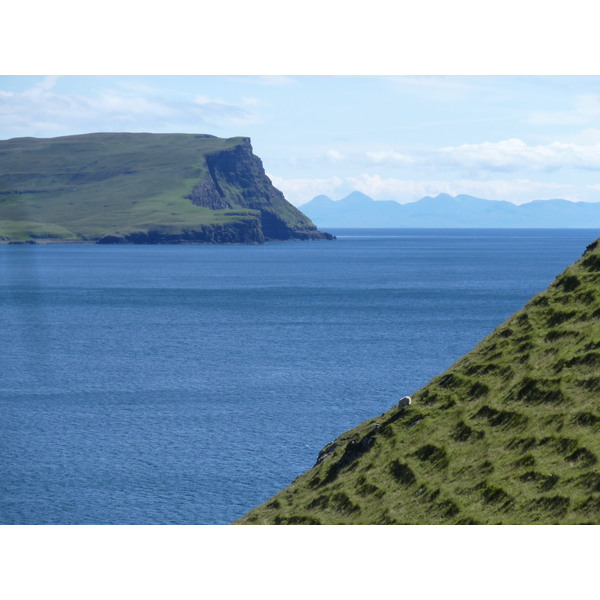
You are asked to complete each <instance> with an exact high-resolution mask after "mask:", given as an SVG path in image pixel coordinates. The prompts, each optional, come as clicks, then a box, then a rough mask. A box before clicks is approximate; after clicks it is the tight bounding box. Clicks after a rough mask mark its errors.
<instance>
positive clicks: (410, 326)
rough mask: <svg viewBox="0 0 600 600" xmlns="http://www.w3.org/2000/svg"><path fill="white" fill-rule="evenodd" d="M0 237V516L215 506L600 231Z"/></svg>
mask: <svg viewBox="0 0 600 600" xmlns="http://www.w3.org/2000/svg"><path fill="white" fill-rule="evenodd" d="M333 233H335V234H337V235H338V240H337V241H335V242H326V241H323V242H281V243H269V244H265V245H261V246H242V245H240V246H96V245H52V246H27V247H25V246H0V332H1V334H0V335H1V347H0V349H1V352H2V354H1V356H2V362H1V371H0V523H2V524H224V523H229V522H231V521H233V520H235V519H237V518H239V517H241V516H243V515H244V514H245V513H246V512H247V511H248V510H250V509H251V508H253V507H254V506H256V505H258V504H261V503H262V502H264V501H266V500H267V499H268V498H269V497H271V496H272V495H273V494H275V493H276V492H278V491H279V490H280V489H282V488H284V487H286V486H287V485H289V484H290V483H291V481H292V480H293V479H294V478H295V477H296V476H297V475H299V474H300V473H302V472H304V471H306V470H307V469H308V468H310V467H311V466H312V465H313V464H314V462H315V460H316V457H317V454H318V451H319V450H320V449H321V448H322V447H323V446H324V445H325V444H326V443H327V442H329V441H330V440H332V439H333V438H335V437H337V436H338V435H339V434H341V433H342V432H344V431H345V430H347V429H349V428H351V427H353V426H355V425H357V424H358V423H360V422H362V421H364V420H366V419H369V418H372V417H375V416H377V415H379V414H381V413H383V412H384V411H386V410H388V409H389V408H390V407H391V406H392V405H393V404H394V403H395V402H397V400H398V399H399V398H400V397H402V396H404V395H406V394H411V393H413V392H414V391H416V390H417V389H418V388H419V387H421V386H422V385H424V384H425V383H427V381H429V379H431V378H432V377H433V376H435V375H437V374H439V373H440V372H442V371H443V370H445V369H446V368H447V367H449V366H450V365H451V364H452V363H453V362H454V361H455V360H457V359H458V358H459V357H460V356H462V355H463V354H464V353H466V352H468V351H469V350H471V349H472V348H473V347H474V346H475V345H476V344H477V343H478V342H479V341H480V340H481V339H482V338H483V337H484V336H486V335H487V334H488V333H490V332H491V331H492V330H493V329H494V328H495V327H496V326H498V325H499V324H500V323H501V322H502V321H503V320H504V319H505V318H506V317H508V316H509V315H511V314H512V313H513V312H515V311H516V310H518V309H520V308H521V307H522V306H523V305H524V304H525V303H526V302H527V301H528V300H529V299H530V298H531V296H533V295H534V294H535V293H537V292H539V291H541V290H543V289H544V288H545V287H546V286H547V285H548V284H549V283H550V282H551V281H552V279H553V278H554V277H555V276H556V275H557V274H559V273H560V272H561V271H563V270H564V268H565V267H566V266H567V265H568V264H569V263H571V262H573V261H575V260H576V259H577V258H579V257H580V256H581V254H582V253H583V251H584V250H585V247H586V245H587V244H589V243H590V242H592V241H594V240H595V239H596V238H597V237H598V236H599V235H600V230H591V229H590V230H539V229H538V230H506V229H504V230H472V229H471V230H423V229H421V230H401V229H398V230H337V231H336V230H334V231H333Z"/></svg>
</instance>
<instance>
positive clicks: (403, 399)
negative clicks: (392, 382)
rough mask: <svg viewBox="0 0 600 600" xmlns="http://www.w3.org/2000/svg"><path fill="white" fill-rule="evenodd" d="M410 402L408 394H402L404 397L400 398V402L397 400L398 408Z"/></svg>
mask: <svg viewBox="0 0 600 600" xmlns="http://www.w3.org/2000/svg"><path fill="white" fill-rule="evenodd" d="M411 402H412V400H411V399H410V396H404V398H401V399H400V402H398V408H402V407H403V406H408V405H409V404H410V403H411Z"/></svg>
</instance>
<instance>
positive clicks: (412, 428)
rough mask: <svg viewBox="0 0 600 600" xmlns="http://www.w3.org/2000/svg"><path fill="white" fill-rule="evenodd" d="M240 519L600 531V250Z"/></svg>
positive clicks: (590, 252) (592, 250) (593, 247)
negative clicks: (407, 400) (405, 402)
mask: <svg viewBox="0 0 600 600" xmlns="http://www.w3.org/2000/svg"><path fill="white" fill-rule="evenodd" d="M412 399H413V403H412V404H411V405H410V406H408V407H404V408H397V407H396V408H394V409H392V410H390V411H389V412H387V413H385V414H383V415H381V416H380V417H378V418H375V419H372V420H371V421H368V422H365V423H363V424H361V425H359V426H358V427H356V428H355V429H353V430H351V431H348V432H346V433H345V434H343V435H342V436H340V437H339V438H338V439H337V440H335V441H334V442H333V443H331V444H330V445H328V446H327V447H325V448H324V449H323V451H322V452H321V454H320V456H319V461H318V464H317V465H316V466H315V467H313V468H312V469H311V470H310V471H308V472H307V473H305V474H303V475H301V476H300V477H298V478H297V479H296V480H295V481H294V483H293V484H292V485H291V486H290V487H288V488H287V489H285V490H283V491H282V492H280V493H279V494H278V495H276V496H275V497H274V498H272V499H271V500H269V501H268V502H266V503H265V504H263V505H262V506H260V507H258V508H256V509H254V510H253V511H251V512H250V513H249V514H248V515H246V516H245V517H244V518H242V519H241V520H240V521H239V522H240V523H246V524H251V523H257V524H258V523H270V524H295V523H300V524H301V523H306V524H313V523H314V524H318V523H322V524H361V523H363V524H394V523H397V524H451V523H455V524H471V523H472V524H475V523H481V524H496V523H505V524H534V523H547V524H551V523H565V524H579V523H594V524H599V523H600V464H599V463H598V459H599V458H600V247H599V246H598V242H595V243H594V244H592V245H590V246H589V247H588V249H587V250H586V252H585V254H584V255H583V257H582V258H581V259H580V260H579V261H578V262H577V263H575V264H574V265H572V266H570V267H568V268H567V269H566V271H565V272H564V273H563V274H561V275H560V276H559V277H557V279H556V280H555V281H554V282H553V283H552V285H551V286H550V287H549V288H548V289H547V290H546V291H544V292H543V293H541V294H539V295H537V296H536V297H534V298H533V299H532V300H531V301H530V302H529V303H528V304H527V305H526V306H525V307H524V308H523V309H522V310H521V311H519V312H517V313H516V314H515V315H513V316H512V317H510V318H509V319H508V320H507V321H506V322H505V323H504V324H502V325H501V326H500V327H498V328H497V329H496V330H495V331H494V332H493V333H492V334H491V335H489V336H488V337H487V338H486V339H485V340H483V341H482V342H481V343H480V344H479V345H478V346H477V347H476V348H475V349H474V350H473V351H472V352H470V353H469V354H467V355H465V356H464V357H463V358H462V359H460V360H459V361H458V362H457V363H455V364H454V365H453V366H452V367H451V368H450V369H449V370H448V371H446V372H445V373H443V374H442V375H440V376H438V377H436V378H435V379H433V380H432V381H431V382H430V383H428V384H427V385H426V386H425V387H423V388H422V389H420V390H418V391H417V392H416V393H415V394H414V395H413V396H412Z"/></svg>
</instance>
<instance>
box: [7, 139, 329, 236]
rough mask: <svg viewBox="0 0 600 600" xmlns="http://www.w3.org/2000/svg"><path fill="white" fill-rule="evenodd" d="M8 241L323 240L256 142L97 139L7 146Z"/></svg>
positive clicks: (21, 142)
mask: <svg viewBox="0 0 600 600" xmlns="http://www.w3.org/2000/svg"><path fill="white" fill-rule="evenodd" d="M0 156H1V157H2V161H1V162H0V240H3V241H8V242H10V241H31V240H36V241H42V242H51V241H54V242H61V241H62V242H65V241H91V242H100V243H262V242H264V241H268V240H321V239H333V236H332V235H330V234H327V233H323V232H320V231H318V230H317V228H316V226H315V225H314V224H313V223H312V221H310V219H308V218H307V217H306V216H305V215H304V214H302V213H301V212H300V211H299V210H298V209H296V208H295V207H294V206H292V205H291V204H290V203H289V202H287V200H286V199H285V198H284V196H283V194H282V193H281V192H280V191H279V190H277V189H276V188H275V187H273V185H272V183H271V181H270V180H269V178H268V177H267V176H266V174H265V172H264V169H263V165H262V162H261V160H260V159H259V158H258V157H257V156H255V155H254V153H253V151H252V146H251V143H250V139H249V138H243V137H238V138H229V139H222V138H217V137H214V136H209V135H192V134H150V133H94V134H85V135H76V136H65V137H58V138H47V139H40V138H15V139H11V140H5V141H0Z"/></svg>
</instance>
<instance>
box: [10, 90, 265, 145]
mask: <svg viewBox="0 0 600 600" xmlns="http://www.w3.org/2000/svg"><path fill="white" fill-rule="evenodd" d="M56 82H57V79H56V78H45V79H44V80H43V81H42V82H41V83H39V84H37V85H35V86H32V87H31V88H29V89H27V90H25V91H23V92H20V93H16V92H8V91H0V138H6V137H13V136H20V135H34V136H44V135H59V134H60V133H61V132H62V133H63V134H68V133H81V132H84V131H97V130H98V123H102V128H101V129H102V130H103V131H110V130H123V129H124V128H127V129H128V130H129V131H190V132H201V129H202V128H208V127H211V128H212V127H221V126H227V125H243V124H248V123H253V122H256V120H257V118H256V116H255V115H254V114H253V113H252V112H250V111H249V110H248V109H247V108H242V107H241V106H236V105H233V104H227V103H225V102H221V101H218V100H213V99H211V98H208V97H206V96H196V97H189V98H187V99H186V98H183V99H181V98H179V99H176V100H170V99H165V98H164V97H161V96H160V95H158V94H157V95H153V94H152V93H149V92H143V91H141V90H123V89H105V90H101V91H98V92H96V93H94V94H89V95H87V94H76V93H71V94H65V93H60V92H58V91H56V88H57V86H56ZM49 124H50V126H49Z"/></svg>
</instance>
